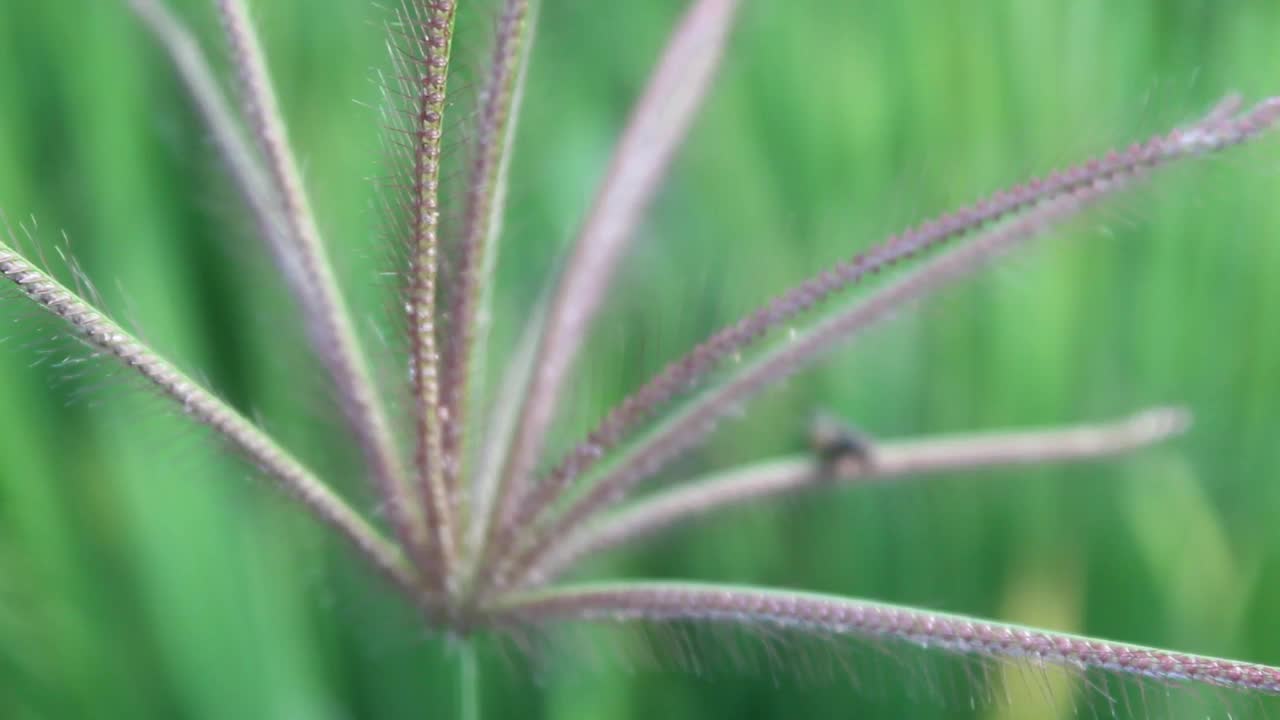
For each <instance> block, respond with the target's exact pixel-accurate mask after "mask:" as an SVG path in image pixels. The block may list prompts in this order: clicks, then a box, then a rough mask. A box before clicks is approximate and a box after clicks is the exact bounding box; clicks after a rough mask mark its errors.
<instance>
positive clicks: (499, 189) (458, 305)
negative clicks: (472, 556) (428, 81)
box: [440, 0, 532, 517]
mask: <svg viewBox="0 0 1280 720" xmlns="http://www.w3.org/2000/svg"><path fill="white" fill-rule="evenodd" d="M529 15H530V8H529V0H505V4H504V6H503V9H502V14H501V15H500V17H499V19H498V29H497V36H496V39H495V41H494V48H493V53H492V58H491V59H490V65H489V68H490V69H489V74H488V77H487V78H486V79H485V84H484V88H483V90H482V94H481V97H482V98H483V100H482V102H481V108H480V114H479V116H478V117H477V120H476V122H477V124H478V128H477V130H476V134H475V138H474V140H473V141H472V162H471V167H470V169H469V177H468V180H467V193H466V200H465V203H466V205H465V210H464V213H463V223H462V241H461V245H460V248H459V256H458V277H457V281H456V283H455V285H454V286H453V287H452V288H451V297H450V302H449V311H448V314H449V317H450V318H451V322H450V324H449V337H448V341H447V342H446V343H445V348H444V363H443V366H442V370H441V374H442V384H441V400H440V402H441V404H442V405H443V407H444V408H445V412H446V413H447V415H448V417H449V425H448V426H447V427H446V431H445V434H444V447H443V454H444V455H443V456H444V460H445V462H446V471H445V476H446V479H447V483H448V486H449V488H450V492H451V493H452V494H453V495H454V496H455V497H458V496H460V495H461V493H462V492H464V491H469V489H466V490H464V488H462V487H460V485H461V480H460V477H459V476H460V474H461V473H462V468H463V465H464V462H465V450H466V448H465V442H466V437H465V433H466V425H467V422H468V417H469V415H470V408H469V407H468V403H469V402H470V400H469V398H468V396H469V395H470V394H471V393H472V391H473V389H474V388H475V387H476V386H477V384H478V383H479V381H480V379H481V376H482V375H483V366H482V365H481V364H480V363H481V361H482V360H483V358H484V355H485V353H484V350H485V342H484V338H485V336H486V334H487V327H486V326H487V324H488V319H487V317H486V316H487V314H488V312H489V310H488V307H487V306H488V301H487V294H488V293H489V285H490V278H491V277H492V274H493V267H494V264H495V263H496V260H497V257H496V256H497V251H498V237H499V234H500V233H501V231H502V219H503V212H504V210H505V204H506V184H507V171H508V166H509V164H510V160H511V153H512V142H513V138H514V135H515V129H516V127H515V126H516V123H515V120H516V118H517V116H518V112H519V107H520V99H521V95H522V92H521V90H522V85H523V82H524V74H525V68H526V66H527V63H528V57H529V47H530V45H531V42H530V40H531V38H530V35H531V33H532V30H531V28H530V27H529V26H530V24H531V22H530V19H529ZM473 357H474V360H473ZM473 366H474V367H473ZM470 510H471V512H470V513H469V515H470V516H471V517H474V516H475V514H476V513H477V512H479V513H481V514H485V513H487V510H485V509H483V508H474V507H472V508H470Z"/></svg>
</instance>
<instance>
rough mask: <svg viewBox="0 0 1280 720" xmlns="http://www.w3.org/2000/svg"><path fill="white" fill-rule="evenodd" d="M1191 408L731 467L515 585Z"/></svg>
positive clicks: (1118, 437) (1130, 445) (1102, 441)
mask: <svg viewBox="0 0 1280 720" xmlns="http://www.w3.org/2000/svg"><path fill="white" fill-rule="evenodd" d="M1189 424H1190V416H1189V415H1188V414H1187V412H1186V411H1185V410H1182V409H1177V408H1153V409H1150V410H1146V411H1144V412H1141V413H1138V414H1136V415H1134V416H1132V417H1128V418H1124V419H1122V420H1117V421H1112V422H1108V423H1096V424H1087V425H1073V426H1067V427H1061V428H1048V429H1044V430H1006V431H999V432H985V433H968V434H963V435H951V436H946V435H944V436H940V437H926V438H920V439H911V440H897V441H887V442H872V443H870V444H869V445H867V446H866V447H865V448H856V449H854V448H849V447H840V448H838V449H836V450H835V451H834V452H832V451H830V450H824V449H819V457H817V458H815V457H806V456H796V457H788V458H779V459H775V460H766V461H762V462H758V463H753V464H751V465H747V466H744V467H736V468H733V469H731V470H727V471H725V472H721V473H717V474H715V475H712V476H709V477H703V478H699V479H695V480H691V481H689V482H687V483H683V484H681V485H678V486H676V487H674V488H671V489H669V490H664V491H662V492H659V493H656V494H654V495H652V496H649V497H646V498H643V499H641V500H637V501H636V502H634V503H632V504H631V505H628V506H626V507H623V508H620V509H618V510H616V511H614V512H612V513H609V514H607V515H604V516H602V517H600V518H598V519H597V520H596V521H595V522H593V523H591V524H590V525H588V526H586V527H583V528H580V529H579V530H578V531H576V532H573V533H571V534H570V535H569V536H568V537H566V538H564V539H563V540H561V541H559V542H557V543H556V544H555V549H554V550H553V551H552V552H551V554H550V555H549V556H548V557H547V558H546V560H544V561H543V562H542V563H539V564H538V565H536V566H534V567H531V568H530V569H529V570H528V572H527V573H526V575H525V577H524V578H523V580H522V582H521V583H520V584H521V585H529V584H533V585H542V584H546V583H548V582H550V581H552V580H554V579H555V578H556V577H558V576H559V575H561V574H562V573H564V572H566V571H568V570H570V569H572V568H573V567H575V566H577V565H579V564H580V563H582V562H583V561H585V560H586V559H587V558H589V557H591V556H593V555H597V554H599V553H602V552H605V551H608V550H612V549H615V548H618V547H621V546H624V545H628V544H630V543H633V542H636V541H637V540H641V539H644V538H646V537H649V536H651V535H654V534H656V533H658V532H661V531H663V530H665V529H667V528H669V527H671V526H673V525H676V524H678V523H682V522H688V521H690V520H695V519H698V518H701V517H704V516H706V515H710V514H712V513H716V512H720V511H722V510H726V509H729V508H733V507H737V506H739V505H743V504H746V503H749V502H753V501H756V500H761V499H764V498H772V497H776V496H780V495H786V494H791V493H796V492H802V491H808V490H819V489H825V488H833V487H843V486H847V485H863V484H866V483H871V482H877V481H886V480H892V479H898V478H903V477H911V476H915V475H920V474H924V473H937V472H960V471H965V470H973V469H977V468H999V467H1006V466H1016V465H1044V464H1049V463H1055V462H1078V461H1084V460H1095V459H1098V458H1103V457H1109V456H1113V455H1120V454H1123V453H1128V452H1132V451H1134V450H1139V449H1142V448H1145V447H1149V446H1150V445H1152V444H1155V443H1158V442H1161V441H1163V440H1167V439H1168V438H1170V437H1174V436H1176V435H1179V434H1181V433H1182V432H1183V431H1184V430H1186V428H1187V427H1188V426H1189Z"/></svg>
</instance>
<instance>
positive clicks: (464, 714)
mask: <svg viewBox="0 0 1280 720" xmlns="http://www.w3.org/2000/svg"><path fill="white" fill-rule="evenodd" d="M459 650H460V652H459V657H458V661H459V666H458V717H459V718H460V719H461V720H480V662H479V659H478V658H477V657H476V640H475V638H467V639H465V640H463V641H462V643H461V647H460V648H459Z"/></svg>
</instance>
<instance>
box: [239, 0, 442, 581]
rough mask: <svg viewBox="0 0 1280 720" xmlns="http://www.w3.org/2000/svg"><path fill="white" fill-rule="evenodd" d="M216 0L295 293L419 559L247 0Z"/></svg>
mask: <svg viewBox="0 0 1280 720" xmlns="http://www.w3.org/2000/svg"><path fill="white" fill-rule="evenodd" d="M216 3H217V7H218V10H219V12H220V13H221V16H222V20H223V25H224V26H225V29H226V33H227V39H228V43H229V45H230V46H231V55H232V60H233V62H234V64H235V67H236V70H237V72H238V73H239V76H240V82H241V85H242V87H243V102H244V108H245V115H246V116H247V118H248V122H249V124H250V126H251V127H252V128H253V130H254V133H255V136H256V139H257V143H258V149H259V151H260V152H261V153H262V156H263V157H264V158H265V159H266V164H267V168H268V170H269V174H270V176H271V179H272V180H273V182H274V184H275V188H276V190H277V192H278V198H279V200H280V201H281V202H282V203H283V205H282V210H283V213H284V218H285V220H286V222H287V224H288V227H289V231H290V237H291V238H292V240H293V242H294V244H295V249H296V253H295V257H296V260H297V262H298V265H299V269H300V271H301V274H302V276H303V277H305V278H306V282H305V284H295V285H294V288H293V289H295V290H302V291H303V292H302V293H300V296H299V298H298V300H299V302H300V304H301V306H302V307H303V309H304V311H305V314H306V317H307V324H308V327H309V329H310V331H311V334H312V337H313V342H314V344H315V345H316V349H317V353H318V355H319V357H320V359H321V361H322V362H323V363H324V365H325V367H326V368H327V369H328V370H329V375H330V377H331V378H332V379H333V383H334V386H335V387H336V388H337V391H338V396H339V399H340V400H341V404H342V408H343V411H344V412H345V414H346V416H347V419H348V422H349V424H350V426H351V430H352V432H353V434H354V435H355V438H356V440H357V442H358V443H359V445H360V448H361V450H362V451H363V452H364V456H365V461H366V462H367V463H368V466H369V470H370V473H371V474H372V476H373V481H374V484H375V486H376V487H377V490H378V493H379V495H380V496H381V498H382V501H383V503H384V505H385V506H386V508H387V515H388V517H389V518H390V520H391V524H392V527H393V528H394V530H395V533H396V535H397V536H398V537H399V538H400V542H401V543H402V544H403V545H404V546H405V548H406V549H407V550H408V552H410V554H411V555H413V556H414V557H415V559H416V560H417V561H418V562H419V564H422V563H423V562H424V560H423V558H424V557H425V556H424V552H425V551H424V547H425V544H426V536H425V531H426V527H425V525H424V521H423V519H422V517H421V516H420V515H419V513H418V511H417V503H416V502H414V500H413V496H412V494H411V490H410V486H409V484H408V478H407V476H406V474H405V471H404V468H403V467H402V466H401V462H400V456H399V451H398V449H397V447H396V443H395V437H394V435H393V434H392V432H391V426H390V424H389V422H388V420H387V414H386V410H385V408H384V407H383V404H382V400H381V398H380V397H379V396H378V389H377V386H376V385H374V383H373V378H372V377H371V375H370V374H369V368H368V365H367V363H366V361H365V358H364V355H363V352H362V351H361V349H360V343H359V338H358V337H357V335H356V332H355V328H354V326H353V325H352V322H351V316H350V314H349V312H348V310H347V307H346V303H345V301H344V299H343V296H342V290H341V288H340V287H339V286H338V281H337V278H336V276H335V275H334V271H333V265H332V263H331V262H330V260H329V257H328V253H327V251H326V250H325V246H324V240H323V239H322V238H321V236H320V230H319V227H318V226H317V224H316V219H315V214H314V212H313V211H312V209H311V203H310V200H308V198H307V194H306V190H305V188H304V186H303V182H302V174H301V172H300V171H299V170H298V164H297V160H296V159H295V157H294V153H293V150H292V149H291V148H290V146H289V139H288V134H287V130H286V127H285V122H284V117H283V116H282V114H281V112H280V107H279V101H278V100H277V99H276V95H275V90H274V88H273V87H272V84H271V77H270V74H269V72H268V70H267V65H266V59H265V58H264V56H263V53H262V49H261V47H260V45H259V42H258V37H257V33H256V31H255V30H254V27H253V23H252V21H251V19H250V17H249V11H248V8H247V7H246V6H245V3H244V0H216Z"/></svg>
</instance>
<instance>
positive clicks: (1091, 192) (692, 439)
mask: <svg viewBox="0 0 1280 720" xmlns="http://www.w3.org/2000/svg"><path fill="white" fill-rule="evenodd" d="M1277 119H1280V99H1277V98H1271V99H1268V100H1266V101H1263V102H1261V103H1259V104H1258V105H1257V106H1256V107H1255V108H1254V109H1252V110H1250V111H1249V112H1247V113H1244V114H1243V115H1240V116H1238V117H1236V118H1234V119H1233V120H1231V121H1230V122H1228V123H1222V124H1219V125H1217V126H1215V127H1213V128H1206V127H1202V126H1195V127H1193V128H1191V129H1189V130H1187V131H1185V132H1184V131H1180V130H1175V131H1173V132H1171V133H1170V134H1169V135H1168V136H1167V137H1163V138H1155V139H1153V140H1151V141H1149V142H1148V143H1147V144H1146V145H1143V146H1141V150H1140V152H1142V153H1143V154H1145V155H1146V156H1147V157H1149V158H1152V159H1153V160H1154V159H1156V158H1162V157H1166V156H1168V155H1169V154H1170V148H1181V149H1182V151H1181V156H1183V157H1189V156H1193V155H1200V154H1204V153H1208V152H1215V151H1218V150H1221V149H1222V148H1225V147H1227V146H1230V145H1234V144H1237V143H1240V142H1243V141H1245V140H1247V139H1249V138H1252V137H1254V136H1256V135H1258V134H1259V133H1261V132H1262V131H1264V130H1266V129H1268V128H1270V127H1271V126H1272V125H1273V124H1274V123H1275V122H1276V121H1277ZM1154 167H1155V166H1154V165H1153V164H1152V163H1139V164H1137V165H1136V166H1135V169H1134V170H1133V171H1132V172H1130V173H1127V174H1121V175H1114V176H1111V177H1108V178H1105V179H1100V180H1097V181H1095V182H1094V183H1092V184H1090V185H1087V186H1083V187H1080V188H1077V189H1076V190H1075V191H1073V192H1071V193H1068V194H1065V195H1061V196H1059V197H1057V198H1055V199H1053V200H1050V201H1046V202H1044V203H1042V204H1040V205H1038V206H1036V207H1034V208H1032V209H1030V210H1028V211H1027V212H1026V213H1025V214H1023V215H1022V216H1020V217H1018V218H1016V219H1012V220H1010V221H1008V222H1007V223H1006V224H1004V225H1001V226H998V227H996V228H994V229H992V230H989V231H987V232H985V233H982V234H980V235H978V236H977V237H976V238H974V239H973V240H971V241H969V242H968V243H964V244H961V245H958V246H956V247H954V248H952V249H951V250H949V251H947V252H945V253H944V254H941V255H938V256H935V257H934V258H931V259H930V260H928V261H927V262H925V263H924V264H922V265H920V266H918V267H917V268H916V269H914V270H913V271H911V272H909V273H907V274H905V275H903V276H902V277H901V278H900V279H899V280H897V281H896V282H893V283H890V284H888V285H885V286H883V287H880V288H877V289H876V290H875V291H873V292H872V293H871V294H869V295H868V296H867V297H866V298H864V299H862V300H861V301H859V302H856V303H854V304H853V305H851V306H850V307H849V308H848V309H846V310H843V311H840V312H838V313H836V314H834V315H833V316H832V317H830V318H828V319H826V320H824V321H822V322H820V323H819V324H818V325H817V326H815V327H814V328H811V329H810V330H808V331H807V332H805V333H803V334H801V335H799V336H798V337H796V338H795V339H794V340H792V341H790V342H788V343H786V344H785V345H783V346H782V347H781V348H779V349H778V350H776V351H774V352H772V353H769V354H766V355H765V356H764V357H763V358H761V359H760V360H758V361H756V362H754V363H752V364H750V365H748V366H746V367H744V368H742V369H741V370H739V371H737V372H735V373H734V374H733V375H732V376H731V377H730V378H729V379H728V380H726V381H725V382H724V384H722V385H720V386H719V387H716V388H714V389H712V390H710V391H708V392H706V393H704V394H703V395H702V396H700V397H699V398H697V399H695V400H694V401H693V402H692V403H691V405H690V407H688V408H687V409H685V410H683V411H682V412H681V413H680V414H678V415H677V416H676V417H675V418H674V419H672V420H670V421H668V422H666V423H665V424H663V425H661V426H660V427H659V428H657V429H656V430H655V431H654V432H653V433H651V434H650V435H648V436H646V437H645V438H643V439H642V440H640V441H639V442H638V443H637V444H636V446H635V447H633V448H632V449H630V450H629V451H628V452H627V453H626V454H625V455H624V456H623V458H622V459H620V460H619V461H618V462H617V463H616V464H615V465H613V466H612V468H611V469H609V470H608V471H607V472H605V473H604V474H603V476H602V477H601V478H599V479H598V480H596V481H595V482H594V483H593V485H592V486H591V487H590V489H588V490H587V491H586V492H585V493H583V494H582V495H581V496H580V497H578V498H576V499H575V500H573V501H572V502H571V503H570V504H569V506H568V507H567V508H565V509H564V510H563V512H562V513H560V514H559V515H558V516H556V517H555V519H553V520H550V521H548V522H546V523H544V524H543V527H541V528H540V529H535V530H534V531H533V532H531V533H530V535H529V537H531V538H532V539H531V540H529V543H528V545H526V547H525V548H523V549H521V550H518V551H517V552H515V553H513V554H512V555H511V556H510V557H509V558H508V560H507V561H506V562H505V563H502V564H501V565H500V566H499V567H498V569H497V571H496V574H497V575H498V577H499V581H500V582H502V581H510V580H511V579H512V577H519V576H521V575H522V574H523V573H524V572H525V571H527V570H528V569H529V568H530V567H532V566H533V565H535V564H536V563H537V561H538V559H539V558H540V557H542V556H543V555H544V554H545V553H547V552H548V550H549V548H551V547H552V546H553V545H554V544H555V542H556V541H557V540H558V539H561V538H564V537H566V536H567V534H568V533H569V532H571V531H572V530H573V529H574V528H575V527H577V526H579V525H580V524H581V523H583V522H584V521H586V520H587V519H588V518H590V517H591V516H592V515H594V514H596V513H598V512H600V511H602V510H604V509H605V508H607V507H609V506H610V505H612V504H614V503H616V502H618V501H619V500H621V499H622V498H623V497H625V495H626V494H627V493H628V492H629V491H630V490H631V489H632V488H633V487H634V486H635V485H636V484H637V483H639V482H641V481H642V480H644V479H645V478H648V477H650V476H652V475H654V474H655V473H657V472H658V471H659V470H661V469H662V468H663V467H664V466H665V465H666V464H667V463H669V462H670V461H671V460H672V459H674V458H676V457H678V456H679V455H680V454H682V453H683V452H685V451H687V450H689V449H690V448H692V447H695V446H696V445H697V444H698V443H700V442H701V441H702V439H703V438H705V437H706V436H707V435H708V434H709V433H710V432H711V431H712V430H713V429H714V428H715V427H716V425H717V423H718V422H719V420H720V419H721V418H722V417H724V416H725V415H726V414H728V413H729V412H730V411H732V410H733V409H734V408H737V407H740V406H741V405H742V404H743V403H744V402H745V401H747V400H748V399H750V398H751V397H753V396H755V395H756V394H757V393H759V392H760V391H762V390H764V389H765V388H767V387H769V386H771V385H774V384H776V383H778V382H780V381H782V380H784V379H785V378H787V377H789V376H790V375H792V374H794V373H795V372H797V371H798V370H799V369H801V368H802V367H804V366H805V365H806V364H807V363H808V362H810V361H812V360H813V359H815V358H816V357H818V356H819V355H821V354H822V353H823V352H825V351H827V350H829V349H831V348H832V347H833V346H835V345H837V344H839V343H841V342H843V341H844V340H846V339H847V338H848V337H849V336H851V335H853V334H854V333H856V332H859V331H861V330H864V329H866V328H867V327H869V326H870V325H872V324H874V323H875V322H877V321H879V320H881V319H883V318H884V317H886V316H888V315H889V314H891V313H892V312H893V311H895V310H897V309H899V308H901V307H903V306H904V305H906V304H907V303H910V302H913V301H916V300H919V299H921V298H923V297H927V296H929V295H931V294H933V293H935V292H937V291H938V290H940V289H941V288H942V287H944V286H946V285H949V284H951V283H954V282H955V281H957V280H959V279H961V278H963V277H965V276H967V275H969V274H971V273H972V272H974V271H975V270H977V269H978V268H979V267H981V266H982V265H983V264H984V263H985V262H986V261H987V260H988V259H990V258H991V257H992V256H994V255H998V254H1001V253H1003V252H1006V251H1008V250H1009V249H1011V248H1012V247H1014V246H1016V245H1018V244H1020V243H1022V242H1024V241H1026V240H1029V239H1031V238H1033V237H1036V236H1038V235H1042V234H1043V233H1044V232H1045V231H1047V230H1048V229H1050V228H1052V227H1054V226H1056V225H1059V224H1061V223H1062V222H1064V221H1066V220H1069V219H1071V218H1073V217H1075V216H1076V215H1078V214H1079V213H1080V212H1081V211H1083V210H1085V209H1087V208H1088V207H1091V206H1092V205H1095V204H1097V203H1098V202H1099V201H1101V200H1103V199H1105V198H1107V197H1109V196H1111V195H1113V194H1115V193H1116V192H1118V191H1120V190H1123V189H1125V188H1126V187H1129V186H1131V185H1132V184H1133V183H1134V181H1136V180H1139V179H1141V178H1143V177H1145V176H1146V175H1148V174H1149V171H1150V169H1152V168H1154Z"/></svg>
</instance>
